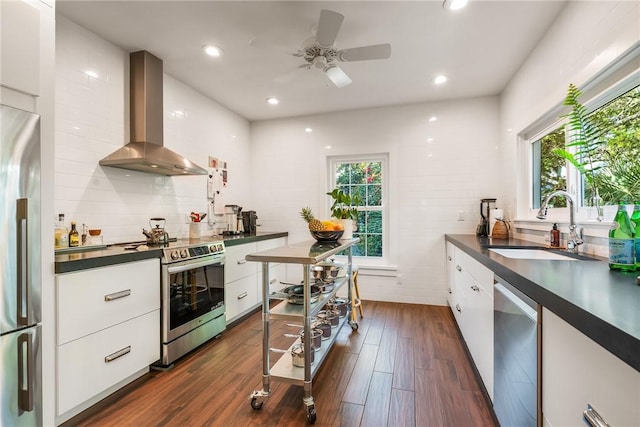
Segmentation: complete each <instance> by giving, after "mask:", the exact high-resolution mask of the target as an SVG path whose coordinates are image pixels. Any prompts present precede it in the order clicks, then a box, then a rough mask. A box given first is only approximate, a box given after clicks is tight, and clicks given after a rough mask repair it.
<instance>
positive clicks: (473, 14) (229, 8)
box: [56, 0, 565, 121]
mask: <svg viewBox="0 0 640 427" xmlns="http://www.w3.org/2000/svg"><path fill="white" fill-rule="evenodd" d="M564 4H565V2H561V1H541V0H536V1H517V0H513V1H485V0H472V1H471V2H470V3H469V5H468V6H467V7H466V8H465V9H462V10H460V11H449V10H446V9H444V8H443V7H442V2H441V1H440V0H437V1H328V2H319V1H280V2H274V1H253V2H251V1H226V2H225V1H76V0H73V1H65V0H58V1H57V2H56V9H57V13H59V14H62V15H64V16H66V17H67V18H69V19H71V20H72V21H74V22H76V23H77V24H79V25H81V26H83V27H85V28H87V29H89V30H91V31H93V32H95V33H96V34H98V35H99V36H101V37H102V38H104V39H106V40H109V41H111V42H112V43H114V44H116V45H118V46H120V47H121V48H123V49H125V50H126V51H130V52H133V51H137V50H142V49H144V50H148V51H149V52H151V53H152V54H154V55H156V56H158V57H159V58H160V59H162V60H163V61H164V70H165V72H166V73H168V74H170V75H172V76H173V77H175V78H177V79H178V80H180V81H182V82H184V83H186V84H188V85H189V86H191V87H193V88H194V89H196V90H198V91H199V92H201V93H203V94H206V95H207V96H209V97H211V98H213V99H214V100H216V101H218V102H219V103H221V104H223V105H224V106H226V107H228V108H230V109H231V110H233V111H235V112H237V113H238V114H240V115H242V116H243V117H245V118H247V119H249V120H252V121H253V120H265V119H274V118H279V117H289V116H298V115H307V114H315V113H324V112H333V111H340V110H349V109H357V108H367V107H378V106H384V105H396V104H407V103H417V102H425V101H438V100H444V99H452V98H465V97H475V96H484V95H497V94H499V93H500V92H501V91H502V89H503V88H504V87H505V85H506V84H507V83H508V81H509V79H510V78H511V77H512V76H513V74H514V73H515V72H516V71H517V69H518V67H519V66H520V64H521V63H522V62H523V60H524V59H525V58H526V57H527V56H528V55H529V54H530V52H531V50H532V49H533V48H534V47H535V45H536V43H537V42H538V40H539V39H540V38H541V37H542V36H543V34H544V32H545V31H546V30H547V29H548V28H549V26H550V25H551V23H552V22H553V20H554V19H555V17H556V16H557V15H558V14H559V13H560V11H561V9H562V7H563V6H564ZM321 9H330V10H334V11H337V12H340V13H342V14H343V15H345V19H344V22H343V23H342V27H341V29H340V32H339V33H338V37H337V40H336V44H335V45H336V48H338V49H344V48H350V47H358V46H364V45H370V44H380V43H387V42H388V43H390V44H391V57H390V58H389V59H386V60H375V61H360V62H346V63H341V64H340V66H341V68H342V69H343V70H344V71H345V72H346V73H347V74H348V75H349V76H350V77H351V78H352V80H353V83H352V84H351V85H350V86H347V87H345V88H342V89H338V88H336V87H334V86H333V85H332V84H331V83H330V81H329V80H328V79H327V78H326V76H325V75H324V74H323V73H322V71H321V70H320V69H315V68H312V69H311V70H307V69H300V68H298V66H299V65H302V64H303V63H304V60H303V59H302V58H297V57H294V56H293V55H292V54H293V53H294V52H296V51H297V50H298V49H299V48H300V47H301V46H302V42H303V41H304V40H305V39H306V38H308V37H310V36H311V35H312V34H313V33H312V31H313V30H314V28H313V27H314V25H316V24H317V22H318V19H319V16H320V10H321ZM204 44H215V45H218V46H221V47H222V48H223V49H224V56H223V57H222V58H219V59H213V58H211V57H206V56H205V55H203V53H202V50H201V47H202V45H204ZM439 73H444V74H446V75H447V76H448V77H449V81H448V82H447V83H446V84H445V85H442V86H435V85H434V84H433V83H432V79H433V77H435V76H436V75H437V74H439ZM269 96H276V97H278V98H280V100H281V103H280V104H279V105H277V106H269V105H267V104H266V102H265V98H267V97H269Z"/></svg>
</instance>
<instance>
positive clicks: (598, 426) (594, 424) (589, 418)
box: [582, 403, 610, 427]
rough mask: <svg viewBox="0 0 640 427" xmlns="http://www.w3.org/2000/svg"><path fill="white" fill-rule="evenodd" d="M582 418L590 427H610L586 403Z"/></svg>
mask: <svg viewBox="0 0 640 427" xmlns="http://www.w3.org/2000/svg"><path fill="white" fill-rule="evenodd" d="M582 416H583V418H584V420H585V421H586V422H587V424H589V425H590V426H591V427H610V426H609V424H607V423H606V421H605V420H604V418H602V416H600V414H599V413H598V411H596V410H595V409H594V408H593V406H591V404H589V403H587V409H585V410H584V412H583V413H582Z"/></svg>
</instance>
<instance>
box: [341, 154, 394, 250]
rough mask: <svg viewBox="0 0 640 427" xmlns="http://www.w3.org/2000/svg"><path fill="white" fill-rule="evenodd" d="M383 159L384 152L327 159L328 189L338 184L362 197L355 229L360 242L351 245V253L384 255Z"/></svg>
mask: <svg viewBox="0 0 640 427" xmlns="http://www.w3.org/2000/svg"><path fill="white" fill-rule="evenodd" d="M386 159H387V156H386V155H377V156H359V157H346V158H345V157H331V158H330V159H329V163H330V174H329V185H330V187H331V188H330V189H329V191H330V190H331V189H333V188H336V187H338V188H340V189H341V190H342V191H344V192H345V193H347V194H349V195H351V196H353V195H356V194H357V195H359V197H360V200H362V204H361V205H360V206H358V221H357V224H356V228H355V230H354V237H359V238H360V242H359V243H358V244H357V245H356V246H354V247H353V255H354V256H361V257H370V258H382V257H383V256H384V254H385V244H386V243H385V240H386V239H385V236H386V228H387V227H386V216H387V215H386V212H385V211H386V209H385V203H384V200H385V197H386V192H387V190H386V176H387V173H386V163H387V160H386Z"/></svg>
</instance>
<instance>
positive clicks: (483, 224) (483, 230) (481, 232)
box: [476, 199, 496, 237]
mask: <svg viewBox="0 0 640 427" xmlns="http://www.w3.org/2000/svg"><path fill="white" fill-rule="evenodd" d="M495 202H496V199H481V200H480V216H481V217H482V219H481V220H480V224H478V227H477V228H476V235H477V236H483V237H487V236H489V227H490V225H491V224H490V223H489V211H490V210H491V203H495ZM485 204H486V212H487V213H486V215H485V213H484V212H485V209H484V208H485Z"/></svg>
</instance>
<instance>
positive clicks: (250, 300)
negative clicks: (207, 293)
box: [224, 237, 286, 323]
mask: <svg viewBox="0 0 640 427" xmlns="http://www.w3.org/2000/svg"><path fill="white" fill-rule="evenodd" d="M285 244H286V237H280V238H276V239H268V240H260V241H258V242H252V243H244V244H240V245H234V246H227V248H226V252H225V267H224V286H225V289H224V304H225V313H226V318H227V323H230V322H232V321H234V320H237V319H239V318H240V317H242V316H243V315H245V314H247V313H248V312H250V311H251V310H253V309H255V308H256V307H258V306H260V304H261V302H262V274H261V269H260V268H259V264H257V263H255V262H247V260H246V259H245V257H246V256H247V255H249V254H252V253H255V252H261V251H265V250H268V249H274V248H277V247H280V246H283V245H285ZM283 268H284V265H283V264H279V265H278V264H277V265H270V271H271V272H272V274H271V280H276V281H278V280H284V274H283V273H282V271H283ZM280 277H282V279H280Z"/></svg>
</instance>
